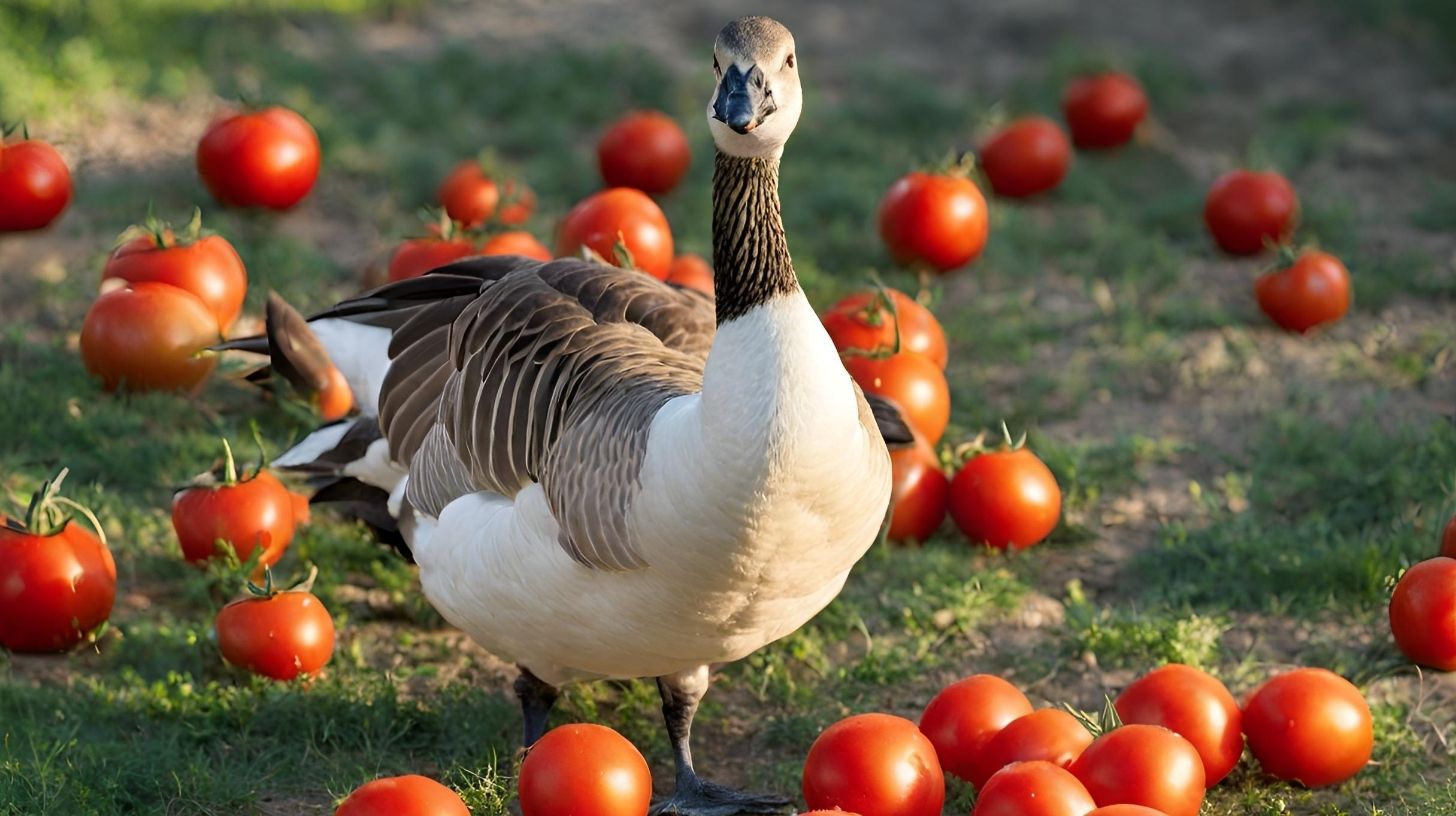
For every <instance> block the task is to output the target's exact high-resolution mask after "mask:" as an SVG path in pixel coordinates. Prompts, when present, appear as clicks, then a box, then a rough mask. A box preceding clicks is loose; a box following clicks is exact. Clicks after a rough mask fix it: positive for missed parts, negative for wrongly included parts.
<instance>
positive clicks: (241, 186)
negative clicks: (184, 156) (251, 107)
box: [197, 107, 319, 210]
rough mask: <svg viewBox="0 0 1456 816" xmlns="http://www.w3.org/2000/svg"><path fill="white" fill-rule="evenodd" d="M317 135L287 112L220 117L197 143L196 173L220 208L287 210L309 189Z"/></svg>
mask: <svg viewBox="0 0 1456 816" xmlns="http://www.w3.org/2000/svg"><path fill="white" fill-rule="evenodd" d="M318 171H319V143H318V134H316V133H314V131H313V127H312V126H310V125H309V123H308V121H307V120H305V119H304V118H303V117H302V116H299V115H298V114H297V113H294V112H293V111H291V110H289V109H287V108H279V107H273V108H264V109H262V110H257V111H250V112H248V113H237V112H230V113H224V114H223V115H221V116H219V117H218V118H216V119H214V120H213V121H212V124H210V125H208V126H207V131H206V132H205V133H203V134H202V141H200V142H198V143H197V172H198V174H199V175H201V176H202V183H203V184H206V185H207V189H208V192H211V193H212V197H213V198H215V199H217V201H218V203H219V204H223V205H226V206H229V207H267V208H268V209H271V210H286V209H288V208H289V207H292V206H293V205H295V204H297V203H298V202H300V201H302V200H303V197H304V196H306V195H308V191H309V190H312V189H313V183H314V180H315V179H317V178H318Z"/></svg>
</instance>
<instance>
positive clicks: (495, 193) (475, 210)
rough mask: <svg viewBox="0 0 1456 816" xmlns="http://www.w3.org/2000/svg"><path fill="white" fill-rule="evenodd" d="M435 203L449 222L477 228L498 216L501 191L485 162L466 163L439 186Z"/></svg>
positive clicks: (471, 160) (472, 161)
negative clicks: (447, 217)
mask: <svg viewBox="0 0 1456 816" xmlns="http://www.w3.org/2000/svg"><path fill="white" fill-rule="evenodd" d="M435 199H436V201H438V202H439V204H440V206H442V207H444V208H445V213H446V214H447V215H449V216H450V220H452V221H458V222H460V224H461V225H462V226H465V227H478V226H480V225H481V224H484V223H485V222H486V221H489V220H490V218H491V216H493V215H495V214H496V208H497V206H499V205H500V201H501V188H500V185H498V184H496V183H495V180H494V179H493V178H491V176H490V174H489V173H488V171H487V169H486V167H485V163H484V162H482V161H480V160H476V159H466V160H465V161H463V162H460V163H459V164H457V165H455V169H454V170H451V171H450V174H449V175H448V176H446V177H445V180H444V181H442V182H440V188H439V189H438V190H436V191H435ZM523 220H524V219H523Z"/></svg>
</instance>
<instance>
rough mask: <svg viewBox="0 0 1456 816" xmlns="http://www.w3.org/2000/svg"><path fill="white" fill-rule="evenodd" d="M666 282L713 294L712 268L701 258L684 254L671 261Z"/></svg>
mask: <svg viewBox="0 0 1456 816" xmlns="http://www.w3.org/2000/svg"><path fill="white" fill-rule="evenodd" d="M667 282H668V283H671V284H676V285H678V286H684V287H687V288H689V289H697V290H698V291H699V292H705V293H707V294H709V295H711V294H713V291H714V290H713V268H712V267H710V266H708V262H707V261H705V260H703V259H702V257H700V256H698V255H694V254H692V253H690V252H689V253H684V254H682V255H679V256H677V257H676V258H673V259H672V266H669V267H668V268H667Z"/></svg>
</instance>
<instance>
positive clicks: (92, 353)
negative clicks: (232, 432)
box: [81, 281, 222, 391]
mask: <svg viewBox="0 0 1456 816" xmlns="http://www.w3.org/2000/svg"><path fill="white" fill-rule="evenodd" d="M221 339H222V338H221V335H220V334H219V332H218V330H217V316H216V315H214V314H213V313H212V312H210V311H208V309H207V306H206V304H204V303H203V302H202V301H200V300H198V299H197V298H196V297H193V296H192V295H190V294H188V293H187V292H186V291H184V290H182V289H178V288H177V287H175V286H169V285H167V284H165V283H153V282H150V281H146V282H143V283H137V284H133V285H131V286H127V287H124V288H122V289H117V290H114V291H111V292H107V293H106V294H104V295H102V296H101V297H99V298H97V299H96V302H95V303H93V304H91V310H90V311H88V312H87V313H86V320H85V322H84V323H82V324H81V359H82V360H84V361H85V362H86V370H87V371H89V372H91V374H92V376H95V377H98V378H100V379H101V385H102V387H103V388H105V389H106V390H107V391H115V390H116V389H118V388H120V387H122V386H125V388H126V389H127V390H128V391H150V390H172V391H185V390H190V389H192V388H194V387H196V386H197V385H198V384H200V383H201V382H202V381H203V380H204V379H206V378H207V375H208V373H209V372H211V371H212V367H213V366H214V365H216V364H217V357H216V355H213V354H207V353H204V352H205V350H206V349H207V347H208V346H211V345H213V344H215V343H217V342H218V341H219V340H221Z"/></svg>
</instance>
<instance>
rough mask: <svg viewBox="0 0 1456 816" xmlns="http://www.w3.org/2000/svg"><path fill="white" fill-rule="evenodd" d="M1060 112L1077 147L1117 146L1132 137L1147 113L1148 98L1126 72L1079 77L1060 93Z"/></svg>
mask: <svg viewBox="0 0 1456 816" xmlns="http://www.w3.org/2000/svg"><path fill="white" fill-rule="evenodd" d="M1062 115H1063V116H1065V117H1067V127H1068V128H1070V129H1071V131H1072V141H1073V142H1075V143H1076V144H1077V147H1082V148H1099V147H1117V146H1118V145H1122V144H1126V143H1127V142H1128V140H1130V139H1132V134H1133V132H1134V131H1136V130H1137V126H1138V124H1139V123H1141V122H1142V121H1143V118H1144V117H1146V116H1147V115H1148V97H1147V95H1146V94H1144V93H1143V87H1142V86H1141V85H1139V84H1138V81H1137V80H1136V79H1133V78H1132V77H1130V76H1128V75H1127V74H1123V73H1117V72H1112V73H1106V74H1098V75H1096V76H1089V77H1082V78H1081V79H1077V80H1074V81H1073V82H1072V83H1071V84H1070V85H1068V86H1067V89H1066V91H1064V92H1063V93H1062Z"/></svg>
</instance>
